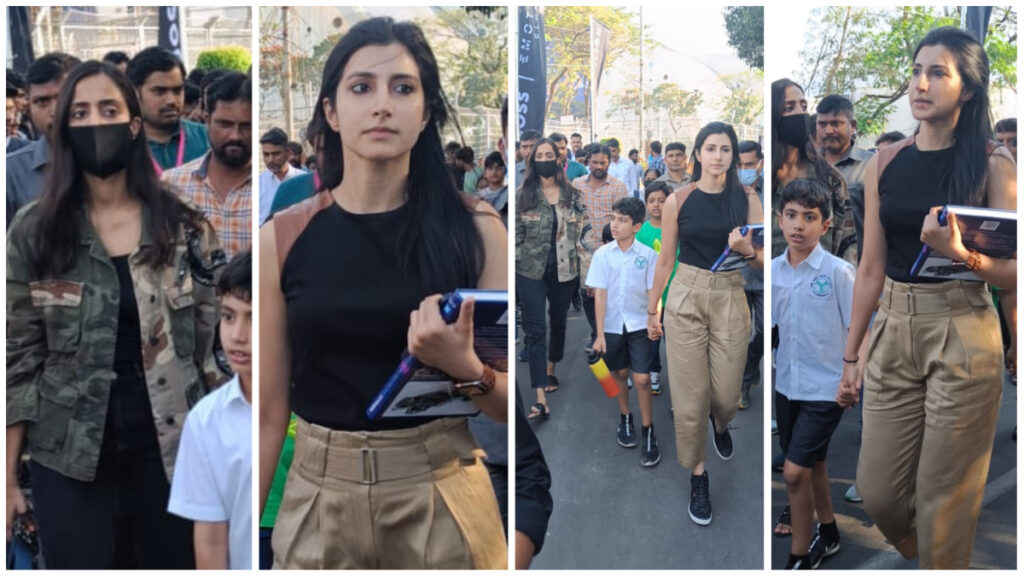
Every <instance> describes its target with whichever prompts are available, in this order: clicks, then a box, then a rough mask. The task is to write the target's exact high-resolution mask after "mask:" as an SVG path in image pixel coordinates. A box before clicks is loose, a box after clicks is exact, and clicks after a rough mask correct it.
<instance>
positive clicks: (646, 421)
mask: <svg viewBox="0 0 1024 577" xmlns="http://www.w3.org/2000/svg"><path fill="white" fill-rule="evenodd" d="M646 213H647V207H646V206H645V205H644V203H643V201H642V200H640V199H638V198H633V197H631V196H627V197H626V198H621V199H619V200H617V201H615V203H614V204H613V205H612V220H611V229H612V238H613V239H615V240H614V242H610V243H608V244H606V245H604V246H602V247H601V248H599V249H597V252H595V253H594V258H593V260H592V261H591V263H590V270H589V271H588V273H587V283H586V284H587V286H589V287H591V288H593V289H594V301H595V321H596V323H597V338H596V339H595V340H594V345H593V349H594V352H595V353H597V354H603V355H604V359H605V363H606V364H607V365H608V370H609V371H611V373H612V376H614V377H615V381H616V382H617V383H618V384H619V395H618V399H619V428H618V433H617V434H618V441H619V445H621V446H623V447H627V448H632V447H635V446H636V429H635V426H634V424H633V414H632V413H631V412H630V411H629V389H628V388H627V386H626V379H627V378H628V377H629V373H630V372H632V373H633V375H632V376H633V384H634V385H635V388H636V392H637V399H638V401H639V404H640V419H641V425H642V428H641V442H642V444H643V450H642V451H641V453H640V464H641V465H642V466H644V467H653V466H654V465H657V464H658V461H660V460H661V452H660V451H659V450H658V441H657V439H656V438H655V436H654V426H653V424H652V422H651V416H652V413H653V399H654V397H653V395H652V394H651V381H650V376H651V375H650V373H651V369H650V366H651V342H650V339H649V338H648V333H647V303H648V297H649V294H648V293H650V291H651V288H652V287H653V286H654V268H655V265H656V264H657V262H658V253H656V252H654V249H652V248H650V247H649V246H646V245H644V244H642V243H639V242H636V233H637V232H638V231H639V230H640V227H641V226H643V223H644V216H645V215H646Z"/></svg>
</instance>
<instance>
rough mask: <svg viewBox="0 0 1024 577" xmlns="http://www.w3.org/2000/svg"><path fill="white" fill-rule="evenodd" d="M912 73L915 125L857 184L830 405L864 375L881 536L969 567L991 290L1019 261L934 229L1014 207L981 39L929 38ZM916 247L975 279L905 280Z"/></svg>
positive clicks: (926, 557) (989, 424)
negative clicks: (845, 326) (844, 332)
mask: <svg viewBox="0 0 1024 577" xmlns="http://www.w3.org/2000/svg"><path fill="white" fill-rule="evenodd" d="M912 74H913V75H912V77H911V79H910V95H909V98H910V104H911V110H912V111H913V114H914V118H916V119H917V120H918V121H919V122H920V126H919V128H918V130H917V132H916V134H915V135H914V136H912V137H910V138H908V139H907V140H905V141H903V142H900V143H897V144H893V145H891V146H890V147H887V148H886V149H883V150H882V151H881V152H880V153H879V154H877V155H875V157H874V158H872V159H871V161H870V162H869V163H868V166H867V170H866V173H865V177H864V184H865V218H864V256H863V258H862V259H861V261H860V267H859V268H858V270H857V281H856V285H855V287H854V297H853V298H854V301H853V315H852V319H851V324H850V335H849V339H848V340H847V345H846V349H845V350H844V361H846V364H845V368H844V371H843V378H842V382H841V383H840V389H839V394H838V396H837V399H836V400H837V402H839V403H840V404H842V405H844V406H847V407H849V406H852V405H853V404H854V403H856V402H857V400H858V397H859V389H860V384H861V379H862V377H863V380H864V387H865V394H864V427H863V433H862V442H861V452H860V461H859V464H858V467H857V489H858V492H859V493H860V495H861V496H862V497H863V499H864V507H865V509H867V511H868V513H869V514H870V515H871V516H872V517H873V518H874V520H875V521H876V522H877V524H878V527H879V529H880V530H881V531H882V533H883V534H884V535H885V537H886V538H887V539H888V540H889V541H890V542H891V543H893V545H894V546H895V547H896V549H897V550H899V552H900V553H901V554H902V555H903V556H904V557H906V558H908V559H911V558H914V557H916V556H920V565H921V567H922V568H926V567H927V568H941V569H958V568H959V569H965V568H967V566H968V564H969V562H970V557H971V547H972V545H973V542H974V533H975V529H976V527H977V522H978V515H979V512H980V508H981V502H982V501H981V496H982V493H983V491H984V488H985V479H986V476H987V473H988V464H989V458H990V456H991V450H992V442H993V437H994V434H995V426H996V421H997V417H998V412H999V401H1000V396H1001V393H1002V382H1003V355H1002V346H1001V344H1000V342H999V339H1000V335H999V323H998V320H997V317H996V313H995V310H994V307H993V306H992V301H991V299H990V298H989V297H988V291H987V290H986V287H985V283H986V282H987V283H990V284H993V285H995V286H999V287H1001V288H1005V289H1015V287H1016V259H1009V260H1003V259H993V258H990V257H988V256H985V255H981V254H978V253H976V252H974V251H970V250H968V249H967V248H965V247H964V245H963V243H962V242H961V239H960V233H959V229H958V228H957V227H956V219H955V217H953V216H952V215H951V216H950V219H949V225H948V226H939V223H938V213H939V210H940V209H941V208H940V207H941V206H942V205H945V204H956V205H971V206H987V207H990V208H1002V209H1011V210H1015V209H1016V185H1017V180H1016V175H1015V172H1016V171H1015V166H1014V163H1013V160H1012V158H1011V157H1010V156H1009V154H1008V153H1006V152H1005V150H1004V149H1002V148H995V147H994V146H993V145H990V142H991V141H992V126H991V123H990V122H991V121H990V115H989V100H988V82H989V68H988V57H987V56H986V55H985V51H984V49H983V48H982V46H981V45H980V44H979V43H978V42H977V40H975V39H974V37H973V36H971V35H970V34H968V33H967V32H964V31H962V30H959V29H955V28H939V29H936V30H933V31H931V32H930V33H929V34H928V35H927V36H925V38H924V40H922V41H921V43H920V44H918V46H917V49H916V51H915V53H914V68H913V73H912ZM924 244H927V245H928V246H930V247H931V248H932V249H935V250H938V251H940V252H942V253H943V254H946V255H948V256H949V257H950V258H952V259H954V260H955V261H960V262H964V263H966V264H967V266H968V267H969V268H970V269H973V271H974V273H975V274H976V275H977V277H978V278H979V279H981V282H978V281H974V282H972V281H964V280H954V281H941V280H935V279H925V278H919V277H914V276H911V275H910V272H909V271H910V267H911V265H912V264H913V262H914V260H915V259H916V258H917V255H918V254H919V253H920V251H921V248H922V246H923V245H924ZM879 295H881V300H879ZM876 305H877V306H878V314H877V316H876V317H875V319H874V322H873V325H872V330H871V336H870V339H869V340H868V342H867V343H864V346H860V347H859V345H861V343H862V341H863V339H864V336H865V334H866V333H867V332H868V323H869V321H870V319H871V313H872V311H873V310H874V309H875V307H876ZM858 348H860V351H861V354H860V355H859V356H858Z"/></svg>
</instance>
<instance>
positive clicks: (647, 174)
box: [643, 168, 661, 188]
mask: <svg viewBox="0 0 1024 577" xmlns="http://www.w3.org/2000/svg"><path fill="white" fill-rule="evenodd" d="M659 176H661V172H659V171H658V169H656V168H648V169H647V170H646V171H644V179H643V180H644V188H646V187H647V185H649V184H651V183H652V182H654V181H655V180H658V177H659Z"/></svg>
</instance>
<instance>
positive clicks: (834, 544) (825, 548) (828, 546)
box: [807, 523, 839, 569]
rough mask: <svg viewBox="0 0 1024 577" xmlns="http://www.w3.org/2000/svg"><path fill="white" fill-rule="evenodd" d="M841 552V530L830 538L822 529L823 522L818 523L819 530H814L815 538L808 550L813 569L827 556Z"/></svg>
mask: <svg viewBox="0 0 1024 577" xmlns="http://www.w3.org/2000/svg"><path fill="white" fill-rule="evenodd" d="M838 552H839V531H838V530H837V531H836V532H835V535H834V538H833V539H832V540H830V539H829V538H827V537H826V536H825V535H824V534H822V531H821V523H818V530H817V531H815V532H814V539H813V540H812V541H811V546H810V548H809V549H808V551H807V555H808V558H809V562H810V564H811V569H817V568H818V566H819V565H821V562H822V561H824V560H825V557H831V556H832V555H835V554H836V553H838Z"/></svg>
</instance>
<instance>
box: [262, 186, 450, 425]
mask: <svg viewBox="0 0 1024 577" xmlns="http://www.w3.org/2000/svg"><path fill="white" fill-rule="evenodd" d="M314 198H316V197H314ZM311 201H312V199H311ZM311 201H307V202H311ZM408 211H409V205H408V204H406V205H403V206H402V207H400V208H398V209H396V210H392V211H389V212H384V213H376V214H353V213H350V212H347V211H345V210H344V209H343V208H341V207H340V206H338V205H337V204H336V203H334V202H331V203H330V204H329V205H327V206H325V207H324V208H322V209H320V210H318V211H317V212H316V213H315V214H314V215H313V216H312V218H311V219H310V220H309V222H308V224H306V225H305V227H304V228H303V230H302V232H301V233H300V234H299V236H298V237H297V238H296V240H295V243H294V245H292V247H291V250H290V251H288V253H287V256H286V257H285V261H284V264H283V266H282V269H281V290H282V292H283V294H284V299H285V304H286V307H287V322H288V340H289V342H290V343H291V355H292V359H291V377H292V383H293V387H292V390H291V407H292V410H293V411H294V412H295V413H296V414H297V415H299V416H300V417H302V418H303V419H305V420H306V421H309V422H311V423H315V424H318V425H322V426H325V427H329V428H332V429H338V430H349V431H375V430H386V429H399V428H407V427H415V426H418V425H422V424H424V423H426V422H428V421H430V420H431V419H425V418H415V419H378V420H376V421H370V420H368V419H367V418H366V408H367V407H368V406H369V405H370V402H371V401H372V400H373V397H374V396H375V395H376V394H377V392H378V391H379V390H380V388H381V387H382V386H383V385H384V383H385V381H387V379H388V377H390V376H391V374H392V373H393V372H394V370H395V368H396V367H397V366H398V363H399V361H400V360H401V356H402V352H403V351H404V350H405V348H406V337H407V335H406V333H407V331H408V329H409V313H411V312H412V311H413V310H416V309H417V308H419V306H420V302H421V301H422V300H423V299H424V298H425V297H427V296H429V293H428V291H427V289H426V288H424V283H423V282H422V280H421V278H420V275H419V271H418V269H417V267H416V263H415V262H413V263H412V269H411V270H407V271H405V272H402V271H401V270H400V267H399V248H400V247H399V243H398V240H399V234H398V232H399V231H400V230H401V227H403V226H405V223H406V219H407V216H408V215H407V213H408ZM413 260H414V261H415V259H413Z"/></svg>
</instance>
